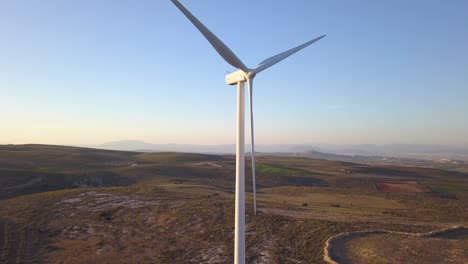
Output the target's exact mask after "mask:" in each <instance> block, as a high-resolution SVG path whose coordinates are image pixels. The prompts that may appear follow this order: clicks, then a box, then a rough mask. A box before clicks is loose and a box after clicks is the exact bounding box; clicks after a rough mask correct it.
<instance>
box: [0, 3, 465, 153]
mask: <svg viewBox="0 0 468 264" xmlns="http://www.w3.org/2000/svg"><path fill="white" fill-rule="evenodd" d="M242 1H244V2H242ZM242 1H241V2H240V3H239V5H235V6H232V5H229V4H227V2H225V1H207V2H204V1H203V2H202V1H184V0H182V2H183V3H184V4H185V5H186V6H187V8H189V9H190V10H191V11H193V13H194V14H195V15H196V16H197V17H198V18H199V19H200V20H201V21H202V22H204V23H205V24H206V25H207V26H208V27H209V28H210V29H211V30H212V31H213V32H214V33H216V34H217V35H218V36H219V37H220V38H221V39H222V40H223V41H225V42H226V44H227V45H228V46H229V47H230V48H231V49H233V51H234V52H235V53H236V54H237V55H239V57H240V58H241V59H242V60H243V61H244V62H245V63H246V64H247V65H249V66H253V65H255V63H258V62H259V61H261V60H263V59H265V58H267V57H269V56H271V55H274V54H276V53H278V52H280V51H284V50H287V49H289V48H291V47H293V46H295V45H297V44H300V43H302V42H304V41H306V40H309V39H312V38H313V37H314V36H319V35H321V34H324V33H326V34H328V36H327V37H326V38H324V39H323V40H321V41H319V42H317V43H316V44H313V45H312V46H310V47H308V48H306V49H305V50H303V51H301V52H300V54H299V55H297V56H295V55H293V56H292V57H291V58H288V59H286V60H285V61H284V62H281V63H280V64H278V65H276V66H274V67H272V68H271V69H268V70H267V71H265V72H262V73H261V74H260V75H259V76H258V77H257V78H256V88H255V94H254V96H255V109H254V112H255V121H256V141H257V142H258V144H363V143H370V144H391V143H408V144H468V137H467V136H466V135H468V120H467V118H466V113H468V104H467V103H466V100H467V99H468V75H467V74H466V73H467V72H468V52H466V51H467V49H466V47H468V28H467V27H466V26H465V25H467V24H468V17H467V16H466V12H465V10H468V2H466V1H461V0H459V1H457V0H455V1H451V2H447V3H443V2H440V1H435V0H434V1H432V0H431V1H422V0H416V1H411V2H407V1H403V0H397V1H393V2H391V3H390V2H388V3H387V2H375V1H370V0H367V1H350V2H344V3H343V2H330V1H319V2H310V1H296V2H295V3H294V5H291V4H290V3H287V2H280V1H278V2H271V1H267V0H261V1H255V2H254V3H252V2H250V1H247V0H242ZM266 4H268V6H269V12H264V8H265V5H266ZM246 5H249V7H251V8H249V9H245V8H244V7H245V6H246ZM262 10H263V11H262ZM231 12H239V13H241V12H242V14H244V16H245V17H246V18H252V17H255V23H254V25H255V26H252V21H251V19H244V20H241V21H239V22H236V23H233V21H232V18H231V17H230V16H226V15H225V14H227V13H231ZM235 29H242V30H235ZM273 29H274V30H273ZM0 30H1V31H2V32H3V34H1V35H0V94H1V95H2V101H1V102H0V120H1V121H2V125H1V128H0V144H11V143H14V144H24V143H44V144H66V145H96V144H102V143H105V142H109V141H117V140H128V139H135V140H142V141H145V142H148V143H154V144H167V143H178V144H209V145H214V144H233V143H234V142H235V120H236V116H235V107H236V93H235V88H234V87H231V86H227V85H226V84H225V81H224V74H225V71H226V70H230V71H232V70H233V69H232V67H230V66H229V65H227V64H226V63H225V62H224V61H223V60H222V59H221V58H220V57H219V55H218V54H216V52H214V51H213V49H212V47H211V46H210V45H209V44H208V42H206V40H205V39H204V38H203V37H202V36H201V35H200V33H199V32H197V31H196V29H195V28H194V27H193V26H192V25H191V24H190V23H189V22H188V21H187V20H186V18H185V17H183V16H182V15H181V14H180V12H179V11H178V10H176V8H175V7H174V6H173V5H172V3H170V1H156V2H154V1H141V2H138V3H131V4H130V3H128V2H126V1H102V2H101V1H99V2H95V1H91V0H84V1H79V2H61V1H56V0H45V1H38V2H35V3H33V4H31V3H26V2H24V1H5V2H2V3H0ZM249 41H250V42H249ZM246 121H248V119H247V120H246ZM248 128H249V127H248V125H247V126H246V129H248ZM247 142H249V138H248V137H247Z"/></svg>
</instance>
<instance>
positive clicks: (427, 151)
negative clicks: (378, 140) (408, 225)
mask: <svg viewBox="0 0 468 264" xmlns="http://www.w3.org/2000/svg"><path fill="white" fill-rule="evenodd" d="M86 147H93V148H101V149H109V150H126V151H143V152H160V151H175V152H194V153H210V154H232V153H234V152H235V145H234V144H221V145H195V144H152V143H147V142H144V141H141V140H120V141H111V142H107V143H104V144H100V145H94V146H86ZM256 149H257V151H258V152H264V153H275V154H276V155H279V154H282V155H284V156H293V155H299V156H307V157H314V158H317V159H329V160H344V161H348V160H349V161H352V162H362V160H369V158H372V159H373V161H375V160H381V159H382V158H398V159H402V158H404V159H422V160H433V161H444V162H447V161H448V162H450V161H464V162H468V146H465V145H436V144H433V145H431V144H384V145H376V144H355V145H352V144H347V145H332V144H316V145H312V144H263V145H257V146H256Z"/></svg>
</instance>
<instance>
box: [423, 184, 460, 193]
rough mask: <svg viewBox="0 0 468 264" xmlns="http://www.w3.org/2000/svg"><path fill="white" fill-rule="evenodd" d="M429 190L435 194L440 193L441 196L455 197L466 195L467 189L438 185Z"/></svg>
mask: <svg viewBox="0 0 468 264" xmlns="http://www.w3.org/2000/svg"><path fill="white" fill-rule="evenodd" d="M430 188H431V190H432V191H433V192H435V193H441V194H451V195H456V194H459V193H466V192H468V188H467V187H464V186H444V185H438V186H430Z"/></svg>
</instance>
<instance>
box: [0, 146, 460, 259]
mask: <svg viewBox="0 0 468 264" xmlns="http://www.w3.org/2000/svg"><path fill="white" fill-rule="evenodd" d="M234 162H235V157H234V156H231V155H207V154H193V153H140V152H124V151H108V150H97V149H86V148H74V147H64V146H48V145H15V146H12V145H8V146H0V199H1V200H0V263H17V262H18V263H58V262H60V261H63V263H226V262H230V261H231V259H232V258H233V232H232V231H233V228H234V222H233V221H234V183H235V167H234ZM248 163H249V162H248V161H247V165H248ZM257 168H258V170H257V191H258V193H257V194H258V197H257V202H258V213H257V214H256V215H255V214H254V213H253V205H252V195H251V190H252V187H251V177H249V175H250V167H249V166H247V168H246V175H247V177H246V190H247V192H248V193H247V206H246V208H247V218H246V221H247V257H248V263H325V262H324V246H325V242H326V241H327V240H328V239H329V238H330V237H332V236H334V235H337V234H340V233H344V232H361V231H366V230H386V231H401V232H408V233H416V232H429V231H433V230H439V229H443V228H447V227H452V226H464V227H466V226H468V173H465V172H461V171H448V170H441V169H434V168H421V167H409V166H401V167H400V166H387V165H382V166H377V165H364V164H356V163H349V162H340V161H326V160H316V159H309V158H295V157H278V156H261V157H259V159H258V166H257ZM457 232H458V233H456V234H454V235H452V236H451V237H448V238H447V237H432V238H426V239H425V238H415V237H412V236H398V235H392V234H379V235H373V236H366V237H356V238H353V239H347V240H343V241H341V242H340V243H341V244H339V245H338V246H337V247H336V248H334V252H335V253H337V254H338V255H339V257H341V258H342V259H343V258H344V259H349V260H352V261H351V262H352V263H408V261H409V260H410V259H417V260H418V261H419V262H414V263H424V261H430V262H433V261H436V260H440V259H447V260H450V261H451V262H447V263H457V258H458V259H463V258H461V257H460V256H462V257H464V255H463V254H464V253H463V252H467V251H468V250H465V251H463V250H464V249H466V236H464V235H463V234H465V233H466V231H457ZM400 240H401V241H402V243H403V245H405V247H398V241H400ZM406 245H408V246H406ZM409 245H411V250H410V251H408V247H409ZM442 245H444V246H442ZM431 248H434V249H435V248H437V249H439V253H437V254H436V255H434V254H433V253H430V252H428V249H431ZM389 252H394V254H390V253H389ZM460 252H461V253H460ZM460 254H461V255H460ZM376 255H377V256H379V260H378V261H377V260H376V259H375V256H376ZM379 261H380V262H379ZM459 263H462V262H459Z"/></svg>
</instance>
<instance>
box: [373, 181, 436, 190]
mask: <svg viewBox="0 0 468 264" xmlns="http://www.w3.org/2000/svg"><path fill="white" fill-rule="evenodd" d="M375 187H376V188H377V190H379V191H381V192H400V193H422V192H431V190H429V189H428V188H427V187H426V186H424V185H421V184H418V183H416V182H401V183H388V182H380V183H376V184H375Z"/></svg>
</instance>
